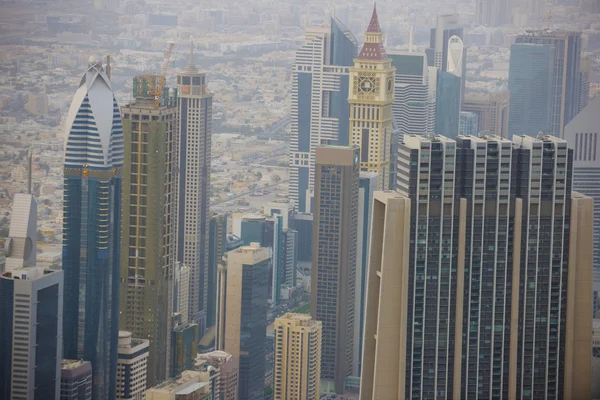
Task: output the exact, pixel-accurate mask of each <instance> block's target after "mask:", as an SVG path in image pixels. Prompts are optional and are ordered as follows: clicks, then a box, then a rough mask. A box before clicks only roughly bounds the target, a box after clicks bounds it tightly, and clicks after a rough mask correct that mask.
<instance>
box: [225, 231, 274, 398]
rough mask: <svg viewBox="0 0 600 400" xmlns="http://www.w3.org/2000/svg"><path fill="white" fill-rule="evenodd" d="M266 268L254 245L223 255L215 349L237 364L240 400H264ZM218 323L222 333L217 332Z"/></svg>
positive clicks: (265, 253) (264, 252) (265, 255)
mask: <svg viewBox="0 0 600 400" xmlns="http://www.w3.org/2000/svg"><path fill="white" fill-rule="evenodd" d="M270 264H271V257H270V254H269V250H268V249H266V248H263V247H260V246H259V245H258V244H257V243H253V244H251V245H250V246H243V247H240V248H238V249H236V250H233V251H230V252H229V253H227V268H226V280H225V282H224V286H225V293H222V295H221V300H223V299H224V300H225V301H224V306H223V307H220V309H221V310H224V314H223V313H220V315H217V331H218V333H217V336H219V335H220V336H221V340H220V341H219V346H218V347H217V349H218V350H224V351H226V352H227V353H229V354H231V355H232V356H233V357H235V358H236V359H237V360H239V365H240V368H239V392H238V398H239V399H240V400H258V399H260V400H263V399H264V382H265V337H266V335H267V318H266V317H267V308H268V306H267V301H268V288H269V282H268V280H269V269H270ZM220 280H221V281H223V280H222V279H220ZM218 314H219V313H218ZM220 320H223V324H222V325H221V327H222V328H224V330H222V331H220V332H219V326H220V323H219V321H220Z"/></svg>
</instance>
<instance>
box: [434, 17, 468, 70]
mask: <svg viewBox="0 0 600 400" xmlns="http://www.w3.org/2000/svg"><path fill="white" fill-rule="evenodd" d="M452 36H457V37H459V38H461V39H462V37H463V28H462V27H461V25H460V23H459V16H458V14H446V15H438V16H437V17H436V20H435V28H431V35H430V37H429V48H428V49H427V50H426V54H427V65H429V66H430V67H436V68H438V69H439V70H442V71H446V70H447V67H448V42H449V40H450V38H451V37H452Z"/></svg>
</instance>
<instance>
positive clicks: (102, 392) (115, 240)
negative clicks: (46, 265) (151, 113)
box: [62, 58, 123, 399]
mask: <svg viewBox="0 0 600 400" xmlns="http://www.w3.org/2000/svg"><path fill="white" fill-rule="evenodd" d="M66 126H67V130H68V131H67V141H66V153H65V162H64V201H63V255H62V259H63V270H64V272H65V286H64V287H65V290H64V293H65V295H64V299H65V301H64V312H63V340H64V346H63V348H64V357H65V358H69V359H83V360H86V361H90V362H91V363H92V365H93V388H92V391H93V397H94V398H102V399H104V398H106V399H114V395H115V391H116V368H117V340H118V319H119V318H118V316H119V294H118V291H119V264H120V262H119V260H120V231H121V228H120V226H121V221H120V220H121V181H122V178H121V177H122V167H123V126H122V122H121V115H120V112H119V107H118V105H117V101H116V99H115V97H114V94H113V91H112V86H111V83H110V79H109V78H108V76H107V75H106V73H105V71H104V69H103V68H102V62H101V61H100V60H96V59H93V58H91V59H90V65H89V68H88V70H87V71H86V73H85V75H84V76H83V78H82V79H81V82H80V86H79V88H78V89H77V91H76V92H75V96H74V98H73V102H72V104H71V108H70V110H69V114H68V117H67V124H66Z"/></svg>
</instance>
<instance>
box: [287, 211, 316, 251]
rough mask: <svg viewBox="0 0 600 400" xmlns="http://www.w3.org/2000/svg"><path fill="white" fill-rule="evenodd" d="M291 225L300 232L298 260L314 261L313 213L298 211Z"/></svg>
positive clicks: (291, 220)
mask: <svg viewBox="0 0 600 400" xmlns="http://www.w3.org/2000/svg"><path fill="white" fill-rule="evenodd" d="M290 227H291V228H292V229H294V230H295V231H297V232H298V261H303V262H311V261H312V248H313V246H312V243H313V236H312V235H313V215H312V214H308V213H296V214H294V215H293V216H292V218H291V219H290Z"/></svg>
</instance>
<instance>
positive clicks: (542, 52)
mask: <svg viewBox="0 0 600 400" xmlns="http://www.w3.org/2000/svg"><path fill="white" fill-rule="evenodd" d="M554 51H555V49H554V48H553V47H552V46H542V45H535V44H514V45H512V47H511V49H510V67H509V78H508V87H509V93H510V103H509V107H510V110H509V113H508V118H509V119H508V134H509V136H512V135H522V134H524V135H537V134H538V133H539V132H552V131H553V128H552V123H551V116H552V84H553V82H554V73H555V72H554V68H553V60H554Z"/></svg>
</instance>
